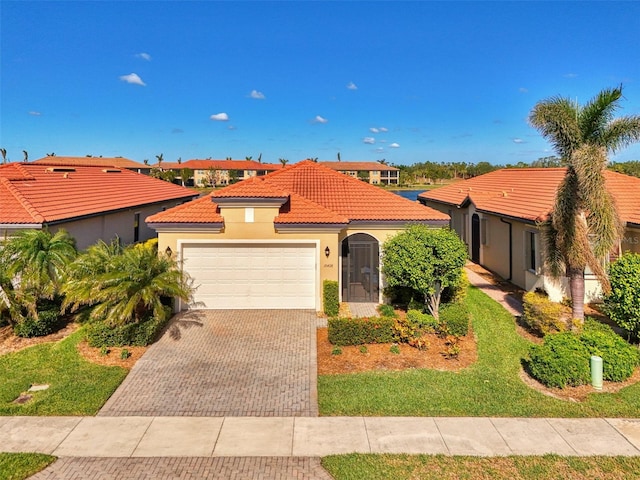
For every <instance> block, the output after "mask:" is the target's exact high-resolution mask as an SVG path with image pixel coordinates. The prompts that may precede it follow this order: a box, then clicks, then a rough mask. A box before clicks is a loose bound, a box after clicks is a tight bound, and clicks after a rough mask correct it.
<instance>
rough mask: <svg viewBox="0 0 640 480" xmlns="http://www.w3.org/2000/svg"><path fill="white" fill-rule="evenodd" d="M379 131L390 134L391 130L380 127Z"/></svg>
mask: <svg viewBox="0 0 640 480" xmlns="http://www.w3.org/2000/svg"><path fill="white" fill-rule="evenodd" d="M378 130H380V131H381V132H388V131H389V129H388V128H387V127H380V128H379V129H378Z"/></svg>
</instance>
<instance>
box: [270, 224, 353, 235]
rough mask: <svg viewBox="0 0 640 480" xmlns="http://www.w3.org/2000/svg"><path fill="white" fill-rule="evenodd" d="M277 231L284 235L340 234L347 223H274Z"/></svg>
mask: <svg viewBox="0 0 640 480" xmlns="http://www.w3.org/2000/svg"><path fill="white" fill-rule="evenodd" d="M274 226H275V227H276V231H278V232H283V233H285V232H286V233H309V232H324V233H339V232H340V231H341V230H343V229H344V228H345V227H346V226H347V224H346V223H277V222H274Z"/></svg>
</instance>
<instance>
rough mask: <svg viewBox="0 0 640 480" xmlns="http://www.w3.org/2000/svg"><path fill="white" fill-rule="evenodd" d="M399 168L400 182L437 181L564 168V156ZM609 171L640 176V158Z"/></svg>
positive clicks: (417, 164)
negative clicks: (508, 170) (505, 170)
mask: <svg viewBox="0 0 640 480" xmlns="http://www.w3.org/2000/svg"><path fill="white" fill-rule="evenodd" d="M393 166H394V167H396V168H398V169H399V170H400V183H401V184H404V185H419V184H434V183H441V182H442V181H444V180H456V179H460V180H464V179H467V178H472V177H477V176H478V175H484V174H485V173H489V172H493V171H494V170H499V169H501V168H553V167H563V166H564V164H563V162H562V159H560V158H559V157H556V156H550V157H541V158H538V159H537V160H534V161H533V162H530V163H527V162H518V163H515V164H512V163H507V164H506V165H494V164H491V163H489V162H478V163H466V162H431V161H426V162H419V163H414V164H413V165H393ZM608 168H609V169H610V170H613V171H616V172H620V173H624V174H625V175H631V176H634V177H640V161H639V160H631V161H628V162H616V163H611V164H610V165H609V167H608Z"/></svg>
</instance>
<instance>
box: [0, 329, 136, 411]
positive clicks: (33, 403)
mask: <svg viewBox="0 0 640 480" xmlns="http://www.w3.org/2000/svg"><path fill="white" fill-rule="evenodd" d="M82 338H83V332H82V330H80V331H78V332H75V333H74V334H73V335H71V336H69V337H67V338H66V339H64V340H62V341H60V342H57V343H46V344H42V345H37V346H34V347H30V348H27V349H25V350H21V351H19V352H15V353H9V354H7V355H2V356H0V378H1V379H2V381H1V382H0V415H95V414H96V413H97V411H98V410H99V409H100V407H101V406H102V405H103V404H104V402H106V401H107V399H108V398H109V397H110V396H111V394H112V393H113V392H114V391H115V389H116V388H117V387H118V385H120V383H121V382H122V380H124V377H126V375H127V370H125V369H123V368H120V367H104V366H100V365H96V364H93V363H90V362H87V361H86V360H84V359H83V358H82V357H81V356H80V355H79V354H78V351H77V349H76V345H77V344H78V343H79V342H80V341H81V340H82ZM31 384H48V385H50V387H49V389H48V390H44V391H41V392H33V399H31V400H29V401H28V402H27V403H25V404H22V405H18V404H15V403H12V402H13V400H14V399H16V398H17V397H18V396H19V395H20V394H21V393H22V392H26V391H27V389H28V388H29V386H30V385H31Z"/></svg>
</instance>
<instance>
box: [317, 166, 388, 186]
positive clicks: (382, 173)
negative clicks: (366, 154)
mask: <svg viewBox="0 0 640 480" xmlns="http://www.w3.org/2000/svg"><path fill="white" fill-rule="evenodd" d="M319 163H320V165H324V166H325V167H329V168H331V169H333V170H336V171H338V172H340V173H344V174H345V175H349V176H351V177H354V178H359V179H360V180H364V181H366V182H369V183H370V184H372V185H398V184H399V183H400V170H398V169H397V168H396V167H390V166H389V165H385V164H383V163H380V162H319Z"/></svg>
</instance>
